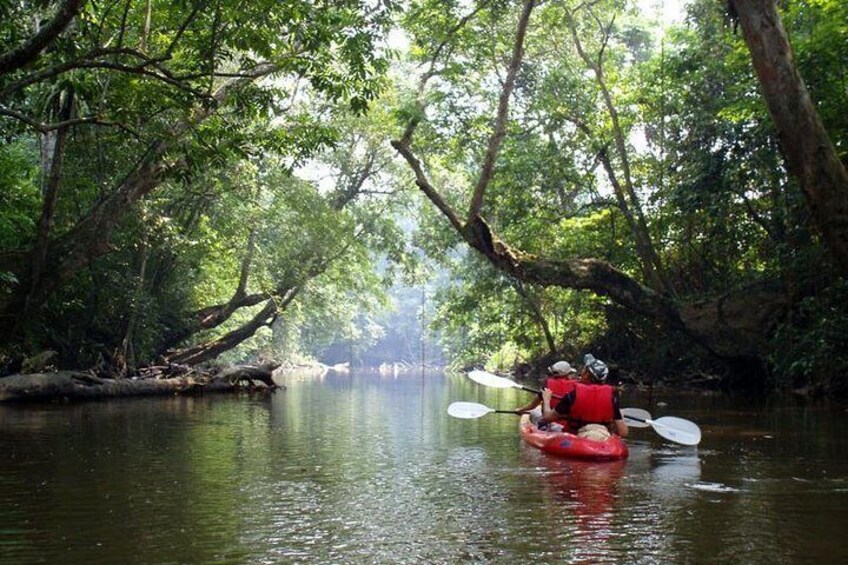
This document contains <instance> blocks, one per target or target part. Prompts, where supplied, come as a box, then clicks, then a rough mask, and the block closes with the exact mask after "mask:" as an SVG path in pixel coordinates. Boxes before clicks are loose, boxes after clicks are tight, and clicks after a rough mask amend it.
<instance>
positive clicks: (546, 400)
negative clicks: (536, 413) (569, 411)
mask: <svg viewBox="0 0 848 565" xmlns="http://www.w3.org/2000/svg"><path fill="white" fill-rule="evenodd" d="M552 396H553V392H551V389H549V388H547V387H545V388H543V389H542V418H543V419H545V420H548V421H550V420H555V419H556V417H557V413H556V411H555V410H553V409H552V408H551V397H552Z"/></svg>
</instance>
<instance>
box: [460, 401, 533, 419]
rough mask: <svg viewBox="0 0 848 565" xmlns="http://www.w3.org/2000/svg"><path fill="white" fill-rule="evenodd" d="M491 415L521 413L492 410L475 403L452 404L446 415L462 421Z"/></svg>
mask: <svg viewBox="0 0 848 565" xmlns="http://www.w3.org/2000/svg"><path fill="white" fill-rule="evenodd" d="M492 413H497V414H521V413H522V412H516V411H515V410H495V409H494V408H489V407H488V406H485V405H483V404H477V403H476V402H452V403H451V405H450V406H448V414H450V415H451V416H453V417H454V418H462V419H464V420H473V419H475V418H480V417H482V416H485V415H486V414H492Z"/></svg>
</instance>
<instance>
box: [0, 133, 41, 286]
mask: <svg viewBox="0 0 848 565" xmlns="http://www.w3.org/2000/svg"><path fill="white" fill-rule="evenodd" d="M33 153H34V152H33V151H32V147H30V146H29V145H28V144H26V143H22V142H21V143H10V144H6V145H2V146H0V187H2V189H0V249H18V248H22V247H24V246H25V245H26V243H27V242H28V241H29V240H30V238H31V237H32V235H33V234H34V233H35V222H36V220H37V218H38V211H39V203H40V200H41V193H40V190H39V186H38V168H37V167H38V165H37V163H36V162H35V160H34V159H33ZM9 276H11V275H9Z"/></svg>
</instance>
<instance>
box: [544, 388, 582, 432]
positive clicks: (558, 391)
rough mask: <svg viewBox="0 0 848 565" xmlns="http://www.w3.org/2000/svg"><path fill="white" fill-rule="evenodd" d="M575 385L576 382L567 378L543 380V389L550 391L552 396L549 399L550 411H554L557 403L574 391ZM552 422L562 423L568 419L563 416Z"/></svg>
mask: <svg viewBox="0 0 848 565" xmlns="http://www.w3.org/2000/svg"><path fill="white" fill-rule="evenodd" d="M576 384H577V381H576V380H573V379H568V378H559V379H554V378H549V379H546V380H545V387H546V388H548V389H550V391H551V392H552V393H553V394H554V396H553V398H551V410H556V405H557V404H559V401H560V400H562V398H563V397H564V396H565V395H567V394H568V393H569V392H571V391H572V390H574V387H575V385H576ZM553 421H554V422H560V423H564V422H567V421H568V419H567V418H566V417H565V416H563V417H562V418H557V419H556V420H553Z"/></svg>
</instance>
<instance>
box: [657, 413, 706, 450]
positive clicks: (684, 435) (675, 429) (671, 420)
mask: <svg viewBox="0 0 848 565" xmlns="http://www.w3.org/2000/svg"><path fill="white" fill-rule="evenodd" d="M651 425H652V426H654V430H655V431H656V432H657V433H658V434H659V435H661V436H662V437H664V438H666V439H668V440H671V441H675V442H677V443H681V444H683V445H698V444H699V443H701V428H699V427H698V426H697V425H696V424H695V423H694V422H690V421H689V420H684V419H683V418H675V417H674V416H663V417H662V418H658V419H656V420H652V421H651Z"/></svg>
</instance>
